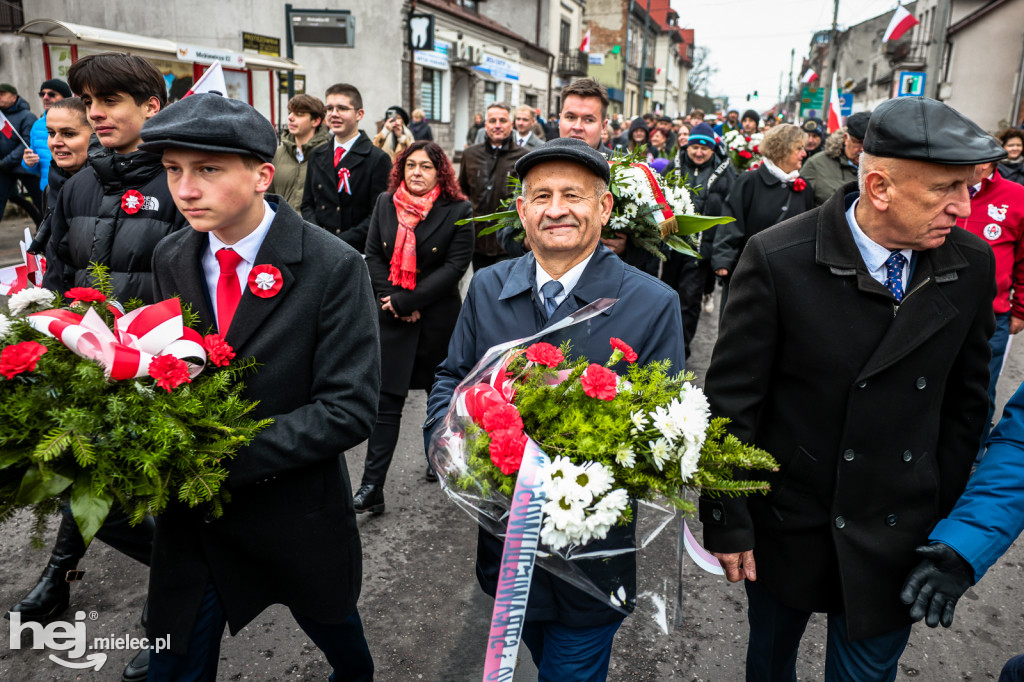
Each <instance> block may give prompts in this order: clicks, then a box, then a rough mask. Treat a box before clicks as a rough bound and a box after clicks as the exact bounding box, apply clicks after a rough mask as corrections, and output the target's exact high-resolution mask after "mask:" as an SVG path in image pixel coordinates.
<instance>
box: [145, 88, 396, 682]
mask: <svg viewBox="0 0 1024 682" xmlns="http://www.w3.org/2000/svg"><path fill="white" fill-rule="evenodd" d="M199 121H201V122H202V125H201V126H197V125H196V123H197V122H199ZM142 135H143V140H144V142H143V144H142V145H141V148H142V149H145V150H147V151H150V152H156V153H161V154H162V155H163V166H164V168H165V169H166V171H167V184H168V186H169V187H170V190H171V194H172V196H173V197H174V202H175V204H176V205H177V206H178V209H179V210H180V211H181V212H182V213H183V214H184V215H185V217H186V218H187V219H188V222H189V225H190V226H191V229H185V230H182V231H181V232H179V233H177V234H175V235H172V236H171V237H168V238H167V239H165V240H164V241H162V242H161V243H160V244H159V246H158V247H157V249H156V253H155V254H154V256H153V264H154V276H155V282H154V284H155V289H156V293H157V297H158V298H164V297H167V296H172V295H175V294H177V295H179V296H181V298H182V300H183V301H184V302H185V303H188V304H189V305H191V306H192V310H193V311H195V312H196V314H197V315H198V316H199V320H200V325H199V328H200V329H201V330H204V331H205V330H206V329H208V328H213V329H215V330H216V331H217V333H219V334H220V335H221V336H223V337H224V338H225V340H226V341H227V343H228V344H229V345H230V346H232V348H233V349H234V352H235V359H234V362H239V361H241V360H243V359H245V358H255V359H256V360H257V361H258V362H259V363H260V366H259V369H258V370H257V372H256V373H255V374H252V375H249V376H247V377H246V379H245V384H246V389H245V393H244V395H245V397H246V398H247V399H249V400H256V401H259V404H258V406H257V407H256V408H255V410H254V411H253V415H252V416H253V417H254V418H256V419H264V418H270V419H272V420H273V423H272V424H271V425H270V426H268V427H267V428H266V429H264V430H263V431H261V432H260V433H259V434H258V435H257V436H256V438H255V439H254V440H253V442H252V443H250V444H249V445H248V446H247V447H245V448H243V449H242V450H241V451H240V452H239V453H238V455H237V456H236V457H235V458H234V459H232V460H231V461H230V462H229V463H228V464H227V468H228V471H229V474H228V480H227V487H228V490H230V492H231V500H230V502H228V503H227V504H225V505H224V514H223V516H221V517H220V518H214V517H213V516H212V515H211V514H209V513H204V511H203V510H199V509H189V508H187V507H185V506H181V505H175V504H173V503H172V504H171V505H170V506H169V507H168V509H167V511H166V512H165V513H163V514H161V515H160V517H159V518H158V519H157V530H156V541H155V546H154V549H153V569H152V571H151V573H150V585H149V593H150V617H149V627H148V632H149V633H150V639H151V640H152V639H153V638H155V637H158V636H159V637H166V636H167V635H170V643H171V646H170V650H169V651H161V652H154V653H153V655H152V658H151V662H150V668H149V679H150V680H151V681H153V680H160V681H163V680H181V679H189V680H211V681H212V680H214V679H215V678H216V671H217V662H218V659H219V657H220V656H219V650H220V640H221V635H222V633H223V631H224V626H225V624H227V625H228V626H230V629H231V632H232V634H234V633H237V632H238V630H239V629H241V628H242V627H244V626H245V625H246V624H247V623H249V622H250V621H252V619H253V618H255V617H256V616H258V615H259V614H260V613H261V612H262V611H263V610H264V609H265V608H266V607H267V606H270V605H271V604H275V603H279V604H284V605H285V606H287V607H288V608H289V609H291V612H292V615H293V616H294V617H295V620H296V621H297V622H298V624H299V627H301V628H302V629H303V631H305V633H306V634H307V635H308V636H309V637H310V639H312V640H313V642H314V643H315V644H316V645H317V646H318V647H320V649H321V650H322V651H323V652H324V655H325V656H326V657H327V661H328V662H329V663H330V665H331V666H332V668H333V669H334V673H333V675H332V677H331V679H332V680H371V679H372V678H373V661H372V659H371V657H370V652H369V649H368V648H367V645H366V640H365V638H364V637H363V628H362V623H361V622H360V619H359V613H358V611H357V610H356V600H357V599H358V597H359V589H360V582H361V572H362V557H361V548H360V543H359V531H358V529H357V527H356V522H355V512H354V511H353V509H352V490H351V487H350V484H349V477H348V470H347V468H346V466H345V460H344V451H345V450H346V449H348V448H351V447H354V446H355V445H357V444H358V443H360V442H361V441H363V440H365V439H366V438H367V436H368V435H369V433H370V430H371V429H372V427H373V424H374V420H375V418H376V410H377V392H378V389H379V383H380V357H379V344H378V340H377V325H376V316H377V313H376V307H375V305H374V301H373V293H372V291H371V288H370V278H369V275H368V273H367V270H366V265H365V264H364V263H363V260H362V258H361V257H360V256H359V253H358V252H357V251H356V250H355V249H353V248H351V247H350V246H348V245H347V244H345V243H344V242H343V241H341V240H340V239H337V238H336V237H334V236H333V235H329V234H327V233H326V232H324V231H323V230H321V229H319V228H317V227H316V226H314V225H311V224H309V223H306V222H304V221H303V220H302V218H301V217H300V216H299V214H297V213H296V212H295V211H294V209H292V208H291V206H289V205H288V203H287V202H286V201H284V200H283V199H282V198H281V197H279V196H276V195H266V196H265V195H264V193H265V191H266V189H267V187H268V186H269V185H270V181H271V179H272V178H273V176H274V166H273V165H272V164H271V163H270V160H271V159H272V158H273V157H274V151H275V149H276V147H277V137H276V135H275V134H274V128H273V126H271V125H270V123H269V122H268V121H267V120H266V119H265V118H263V116H261V115H260V114H259V113H258V112H257V111H256V110H255V109H253V108H252V107H250V106H249V105H248V104H244V103H242V102H238V101H236V100H232V99H227V98H224V97H220V96H219V95H216V94H200V95H192V96H191V97H187V98H185V99H183V100H181V101H180V102H177V103H175V104H174V105H172V106H170V107H168V108H167V110H166V111H164V112H162V113H161V114H160V115H158V116H156V117H154V118H153V120H152V121H150V122H149V123H148V124H147V125H146V127H145V128H144V129H143V133H142ZM257 275H258V277H257Z"/></svg>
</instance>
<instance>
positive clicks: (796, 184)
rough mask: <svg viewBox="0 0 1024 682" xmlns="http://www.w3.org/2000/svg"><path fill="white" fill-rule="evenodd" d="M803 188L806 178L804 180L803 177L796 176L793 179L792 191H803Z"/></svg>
mask: <svg viewBox="0 0 1024 682" xmlns="http://www.w3.org/2000/svg"><path fill="white" fill-rule="evenodd" d="M805 189H807V181H806V180H804V179H803V178H797V179H796V180H794V181H793V191H794V192H803V191H804V190H805Z"/></svg>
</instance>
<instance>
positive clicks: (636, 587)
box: [429, 299, 777, 633]
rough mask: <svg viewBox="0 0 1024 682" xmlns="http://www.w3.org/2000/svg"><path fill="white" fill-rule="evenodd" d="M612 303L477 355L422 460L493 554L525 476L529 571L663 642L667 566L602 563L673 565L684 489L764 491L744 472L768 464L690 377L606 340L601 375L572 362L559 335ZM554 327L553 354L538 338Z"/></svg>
mask: <svg viewBox="0 0 1024 682" xmlns="http://www.w3.org/2000/svg"><path fill="white" fill-rule="evenodd" d="M613 303H614V301H611V300H607V299H602V300H601V301H597V302H595V303H592V304H591V305H589V306H587V307H585V308H583V309H581V310H579V311H577V312H576V313H575V314H574V315H573V316H571V317H569V318H566V319H564V320H562V321H560V322H559V323H556V324H555V325H552V326H551V327H549V328H547V329H545V330H544V331H543V332H542V333H541V334H538V335H536V336H534V337H530V338H525V339H519V340H516V341H512V342H509V343H507V344H502V345H500V346H496V347H494V348H492V349H490V350H489V351H488V353H487V354H486V355H485V356H484V357H483V358H482V359H481V360H480V362H479V363H478V364H477V365H476V367H475V368H474V369H473V371H472V372H471V373H470V374H469V376H467V377H466V378H465V379H464V380H463V381H462V383H460V384H459V386H458V387H457V388H456V390H455V392H454V395H453V398H452V402H451V407H450V408H449V411H448V413H447V415H446V417H445V419H444V421H443V423H442V424H441V425H440V426H439V427H438V428H437V429H436V430H435V433H434V435H433V438H432V441H431V444H430V448H429V457H430V460H431V463H432V465H433V466H434V469H435V471H437V473H438V476H439V478H440V480H441V483H442V486H443V487H444V489H445V491H446V493H447V494H448V495H449V497H450V498H451V499H452V500H453V501H454V502H455V503H456V504H458V505H459V506H460V507H461V508H463V509H464V510H465V511H467V512H468V513H469V514H470V515H471V516H472V517H473V518H475V519H477V520H478V522H479V523H480V525H481V526H482V527H483V528H484V529H486V530H487V531H489V532H490V533H491V534H493V535H494V536H496V537H498V538H502V539H505V540H506V548H507V547H508V544H507V541H508V536H509V535H511V534H512V533H511V531H509V532H508V533H506V530H507V528H506V525H507V527H508V528H509V529H510V528H512V526H513V524H515V525H516V528H517V529H519V521H518V519H517V518H516V511H517V510H516V507H517V506H520V504H521V503H522V501H523V498H522V497H521V492H520V490H521V488H522V487H523V486H522V483H523V482H522V481H520V480H519V477H520V476H524V475H525V476H527V477H528V478H529V479H530V483H529V484H528V485H530V486H531V490H532V493H533V496H534V498H535V499H537V500H538V504H539V506H540V509H541V512H542V513H541V516H540V517H539V518H540V521H539V531H538V536H539V544H538V550H537V557H536V564H537V566H539V567H540V568H541V569H543V570H546V571H549V572H551V573H553V574H554V575H556V576H558V577H560V578H562V579H564V580H566V581H568V582H569V583H570V584H572V585H573V586H575V587H577V588H579V589H581V590H583V591H584V592H586V593H588V594H590V595H591V596H593V597H595V598H597V599H600V600H602V601H603V602H605V603H607V604H609V605H611V606H612V607H613V608H616V609H618V610H620V611H622V612H623V613H629V612H631V611H632V610H633V608H634V606H635V605H636V598H637V597H641V598H643V597H649V598H650V599H649V605H650V606H651V607H653V611H652V614H651V615H652V617H653V618H654V620H655V622H656V623H657V624H658V625H659V627H660V629H661V630H662V631H663V632H666V633H667V632H668V622H669V616H670V610H671V609H672V605H673V604H674V603H675V602H676V601H677V599H672V598H670V595H669V594H668V593H669V591H670V590H671V589H672V588H673V587H675V588H677V589H681V584H678V580H679V568H678V560H677V564H676V565H675V566H674V567H673V566H662V565H660V564H659V569H658V570H660V571H661V572H660V573H655V574H653V575H652V574H651V573H650V572H649V571H645V570H644V568H645V567H644V566H643V565H642V562H638V565H639V566H640V569H641V570H640V571H639V573H640V577H641V580H640V582H639V583H637V582H636V576H635V575H634V573H633V572H632V570H626V571H619V570H615V569H614V562H615V561H616V560H620V559H621V558H622V557H624V556H625V555H631V554H634V553H637V552H643V551H647V550H648V548H651V549H650V551H651V553H652V556H653V555H658V556H661V557H665V556H670V557H672V558H677V555H678V552H679V546H678V544H677V540H678V538H679V536H677V534H675V533H664V532H663V531H664V530H665V529H666V528H667V527H668V526H669V524H670V523H671V522H672V521H673V519H674V518H675V517H676V515H677V512H680V511H681V512H684V513H688V512H692V511H694V509H695V505H694V503H693V502H692V501H690V500H688V499H687V497H686V494H687V491H693V492H705V493H709V494H722V495H741V494H748V493H753V492H764V491H766V490H767V487H768V486H767V484H766V483H764V482H761V481H757V480H752V479H753V478H754V477H753V476H748V474H749V473H750V471H751V470H756V469H766V470H774V469H775V468H776V466H777V465H776V463H775V462H774V460H773V459H772V458H771V457H770V456H769V455H768V454H767V453H766V452H764V451H762V450H759V449H757V448H755V447H752V446H749V445H745V444H743V443H741V442H740V441H739V440H738V439H736V438H735V437H734V436H732V435H730V434H728V433H727V432H726V430H725V425H726V424H727V420H726V419H721V418H711V415H710V409H709V407H708V402H707V399H706V398H705V397H704V394H703V392H702V391H701V389H700V388H699V387H697V386H696V385H694V383H693V380H694V376H693V374H692V373H686V372H682V373H677V372H674V371H673V369H672V368H671V367H670V366H669V363H668V362H667V361H666V362H653V363H650V364H646V365H639V364H637V355H636V353H635V352H634V351H633V349H632V348H631V346H630V341H631V339H618V338H611V339H609V340H608V343H609V345H608V358H607V361H606V362H605V363H604V364H597V363H596V362H590V361H588V360H587V359H585V358H577V359H573V357H572V354H573V349H572V341H571V338H572V333H573V332H574V331H576V330H575V329H572V327H574V326H575V325H578V324H580V323H584V322H585V320H586V319H589V317H592V316H593V315H595V314H600V313H601V312H603V311H604V310H607V309H608V307H610V306H611V305H612V304H613ZM563 329H568V333H567V336H566V337H565V338H567V340H566V341H564V342H562V343H561V344H560V345H559V346H555V345H552V344H549V343H546V342H544V341H538V339H541V338H552V337H551V336H550V335H551V334H553V333H554V332H556V331H561V330H563ZM577 329H586V325H583V326H581V327H578V328H577ZM583 333H586V332H583ZM632 341H635V342H637V343H639V342H640V340H639V339H636V340H632ZM513 501H514V502H513ZM534 520H535V521H536V520H537V519H536V518H535V519H534ZM681 530H682V529H681V528H680V531H681ZM659 544H660V548H658V549H654V548H655V546H656V545H659ZM507 551H508V550H507V549H506V552H507ZM661 563H662V564H663V563H664V562H663V561H662V562H661ZM500 589H501V588H500V586H499V592H500Z"/></svg>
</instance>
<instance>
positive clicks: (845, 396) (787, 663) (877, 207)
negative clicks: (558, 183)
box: [700, 98, 1004, 680]
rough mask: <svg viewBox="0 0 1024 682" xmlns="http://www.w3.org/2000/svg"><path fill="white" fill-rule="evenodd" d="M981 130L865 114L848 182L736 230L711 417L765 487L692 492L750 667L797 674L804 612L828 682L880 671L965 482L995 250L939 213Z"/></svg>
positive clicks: (921, 114) (953, 199)
mask: <svg viewBox="0 0 1024 682" xmlns="http://www.w3.org/2000/svg"><path fill="white" fill-rule="evenodd" d="M1003 153H1004V152H1003V150H1002V148H1001V147H1000V146H999V143H998V142H996V141H995V140H994V139H993V138H992V137H990V136H989V135H987V134H986V133H985V132H984V131H982V130H981V129H980V128H979V127H978V126H977V125H975V124H974V123H972V122H971V121H969V120H968V119H966V118H965V117H963V116H962V115H961V114H959V113H958V112H956V111H954V110H953V109H951V108H950V107H948V106H946V105H945V104H942V103H941V102H937V101H935V100H931V99H924V98H900V99H894V100H889V101H886V102H884V103H882V104H881V105H879V107H878V108H877V109H875V111H874V112H873V113H872V114H871V118H870V121H869V122H868V125H867V130H866V133H865V138H864V152H863V154H862V155H861V157H860V176H859V181H858V183H849V184H847V185H846V186H844V187H843V188H842V189H841V190H839V191H837V192H835V193H834V194H833V195H832V196H831V197H830V198H829V199H828V201H826V202H825V204H824V205H822V206H820V207H818V208H815V209H813V210H811V211H809V212H807V213H804V214H802V215H800V216H796V217H794V218H792V219H790V220H787V221H785V222H783V223H781V224H779V225H777V226H776V227H774V228H772V229H771V230H765V231H764V232H762V233H761V234H759V235H756V236H755V237H753V238H752V239H751V240H750V242H749V243H748V244H747V247H746V248H745V249H744V251H743V255H742V257H741V258H740V261H739V265H738V266H737V268H736V272H735V274H734V275H733V281H732V287H731V289H730V295H729V304H728V305H727V306H726V308H725V312H724V315H723V317H722V322H721V327H720V334H719V337H718V342H717V343H716V345H715V349H714V352H713V355H712V358H711V364H710V366H709V367H708V371H707V379H706V382H705V392H706V393H707V396H708V400H709V401H710V404H711V411H712V414H713V415H714V416H716V417H728V418H729V419H730V420H731V423H730V424H729V426H728V428H729V430H730V431H731V432H732V433H733V434H735V435H736V436H737V437H738V438H739V439H740V440H743V441H747V442H754V443H756V444H757V445H758V446H759V447H762V448H764V449H766V450H767V451H768V452H770V453H771V454H772V455H773V456H774V457H775V458H776V459H777V460H778V462H779V471H778V472H777V473H775V474H771V475H769V482H770V483H771V487H772V490H771V493H770V494H769V495H767V496H764V497H761V496H753V497H750V498H744V499H731V500H720V499H702V500H701V502H700V519H701V521H702V522H703V524H704V541H705V543H706V546H707V547H708V549H710V550H711V551H712V552H713V553H715V555H716V556H717V557H718V558H719V560H720V561H721V563H722V566H723V568H724V569H725V571H726V577H727V578H728V579H729V580H730V581H732V582H736V581H739V580H743V579H745V587H746V593H747V603H748V619H749V623H750V637H749V642H748V649H747V679H752V680H768V679H773V680H774V679H794V678H795V675H796V672H795V663H796V652H797V648H798V646H799V643H800V638H801V636H802V634H803V631H804V628H805V626H806V624H807V620H808V618H809V617H810V614H811V613H827V614H828V647H827V654H826V662H825V671H826V672H825V677H826V679H842V680H886V679H888V680H891V679H894V677H895V675H896V670H897V663H898V661H899V657H900V655H901V654H902V652H903V649H904V647H905V646H906V644H907V640H908V638H909V636H910V625H911V615H912V614H911V612H910V609H909V608H908V606H907V605H906V604H904V603H903V602H902V601H901V600H900V589H901V587H902V586H903V581H904V578H905V577H906V576H907V574H908V573H909V572H910V570H911V569H912V568H913V567H914V564H915V563H916V561H917V559H916V557H915V548H917V547H918V546H919V545H922V544H925V543H927V541H928V532H929V531H930V530H931V529H932V527H933V526H934V525H935V524H936V523H937V522H938V521H939V520H940V519H941V518H942V517H943V516H945V515H946V514H947V513H948V512H949V511H950V509H951V508H952V507H953V504H954V503H955V502H956V500H957V498H958V497H959V495H960V494H961V493H962V492H963V490H964V487H965V485H966V483H967V479H968V476H969V474H970V470H971V464H972V462H973V461H974V456H975V454H976V452H977V449H978V441H979V438H980V436H981V430H982V426H983V424H984V421H985V416H986V414H987V411H988V395H987V392H986V390H987V387H988V358H989V348H988V338H989V336H990V335H991V334H992V331H993V329H994V327H995V320H994V317H993V313H992V300H993V297H994V295H995V292H996V283H995V263H994V259H993V255H992V249H991V248H990V247H989V246H988V245H987V244H986V243H984V241H982V240H981V239H979V238H978V237H976V236H975V235H973V234H970V233H969V232H968V231H967V230H963V229H959V228H958V227H957V225H956V221H957V219H958V218H963V217H966V216H967V215H969V213H970V210H971V209H970V199H969V196H968V182H969V181H971V179H972V177H973V174H974V168H975V164H979V163H984V162H986V161H990V160H993V159H998V158H1001V157H1002V155H1003Z"/></svg>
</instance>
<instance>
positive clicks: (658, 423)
mask: <svg viewBox="0 0 1024 682" xmlns="http://www.w3.org/2000/svg"><path fill="white" fill-rule="evenodd" d="M676 402H677V401H676V399H675V398H673V399H672V402H671V403H669V404H668V405H667V406H665V405H659V406H658V407H656V408H655V409H654V412H651V423H653V424H654V428H656V429H658V431H660V432H661V435H662V436H664V437H665V438H666V439H667V440H669V441H674V440H677V439H678V438H679V437H680V436H681V435H682V430H681V426H680V424H678V423H677V421H676V420H677V417H676V415H675V413H674V412H673V411H672V406H673V405H674V404H676Z"/></svg>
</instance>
